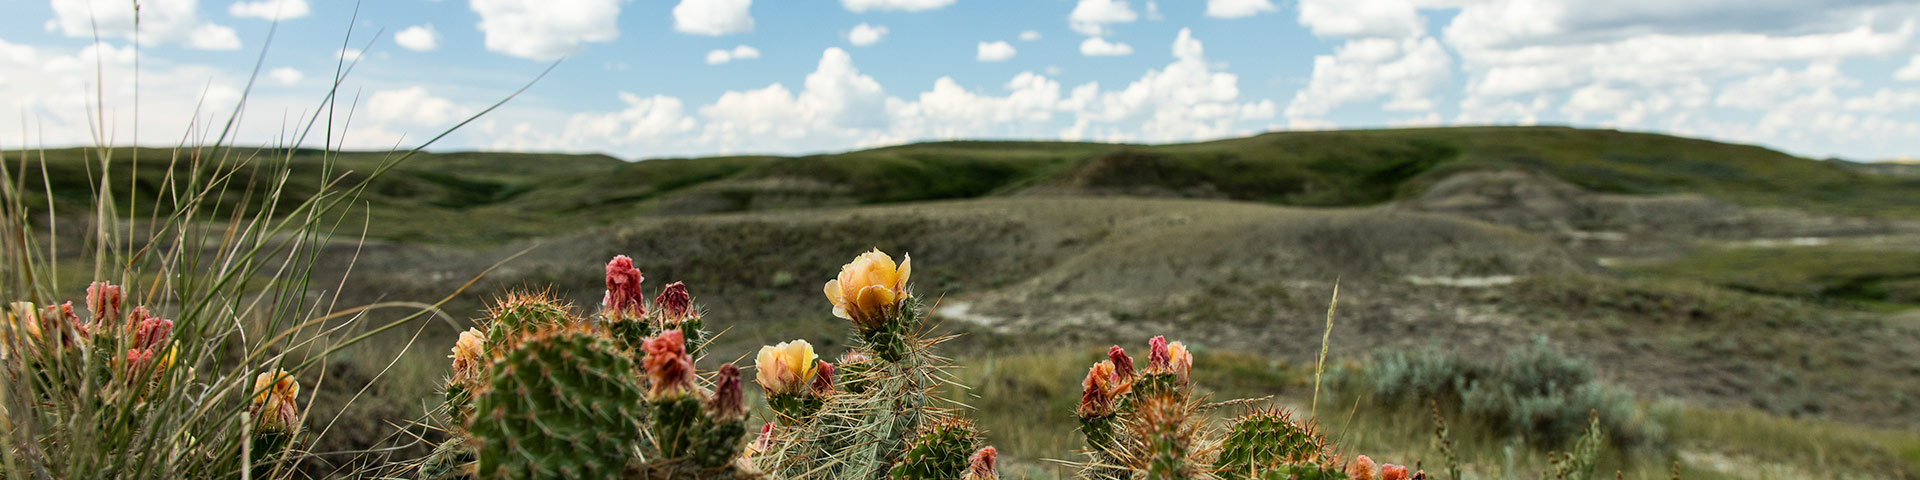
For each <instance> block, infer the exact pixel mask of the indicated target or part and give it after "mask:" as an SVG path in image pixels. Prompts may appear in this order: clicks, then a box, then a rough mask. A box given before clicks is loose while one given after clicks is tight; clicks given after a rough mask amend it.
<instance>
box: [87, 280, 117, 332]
mask: <svg viewBox="0 0 1920 480" xmlns="http://www.w3.org/2000/svg"><path fill="white" fill-rule="evenodd" d="M120 301H121V296H120V287H118V286H115V285H114V284H111V283H107V282H93V284H91V285H87V313H89V314H91V315H93V324H94V325H97V326H100V327H110V326H113V325H114V324H115V322H118V321H120Z"/></svg>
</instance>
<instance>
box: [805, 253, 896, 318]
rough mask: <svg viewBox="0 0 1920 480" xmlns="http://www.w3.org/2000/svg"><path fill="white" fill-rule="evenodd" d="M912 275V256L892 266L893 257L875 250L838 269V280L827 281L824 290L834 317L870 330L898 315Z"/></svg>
mask: <svg viewBox="0 0 1920 480" xmlns="http://www.w3.org/2000/svg"><path fill="white" fill-rule="evenodd" d="M912 273H913V255H903V256H901V258H900V264H899V265H897V266H896V265H894V263H893V257H889V256H887V254H886V253H884V252H881V251H880V249H878V248H876V249H873V251H870V252H867V253H862V254H860V256H858V257H854V259H853V261H852V262H850V263H847V264H846V265H844V266H841V267H840V276H839V277H836V278H834V279H833V280H828V281H827V285H826V287H825V289H824V290H825V292H826V294H827V301H829V302H832V303H833V315H834V316H836V317H840V318H844V319H848V320H852V321H853V323H854V324H855V325H858V326H859V327H860V328H863V329H868V330H871V329H876V328H880V326H881V325H882V324H884V322H886V320H887V319H888V318H891V317H893V316H894V315H896V314H898V313H899V311H900V308H899V307H900V302H901V301H902V300H906V298H907V297H908V294H907V278H908V277H909V276H910V275H911V274H912Z"/></svg>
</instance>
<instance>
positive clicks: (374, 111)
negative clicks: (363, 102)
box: [366, 85, 473, 127]
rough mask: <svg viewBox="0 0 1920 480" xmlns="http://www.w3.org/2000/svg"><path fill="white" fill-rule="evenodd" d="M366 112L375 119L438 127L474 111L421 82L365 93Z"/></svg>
mask: <svg viewBox="0 0 1920 480" xmlns="http://www.w3.org/2000/svg"><path fill="white" fill-rule="evenodd" d="M366 112H367V115H368V116H369V117H371V118H372V119H373V120H374V121H377V122H388V123H396V124H401V125H412V126H422V127H440V126H446V125H450V124H452V123H453V122H456V121H459V120H460V119H462V118H465V117H466V116H468V115H471V114H472V113H473V112H472V110H471V109H469V108H467V107H463V106H460V105H458V104H455V103H454V102H453V101H452V100H448V99H446V98H442V97H439V96H435V95H433V94H432V93H429V92H427V88H426V87H423V86H418V85H415V86H412V87H407V88H403V89H398V90H379V91H375V92H373V95H372V96H369V97H367V107H366Z"/></svg>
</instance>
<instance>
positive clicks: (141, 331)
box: [133, 317, 173, 350]
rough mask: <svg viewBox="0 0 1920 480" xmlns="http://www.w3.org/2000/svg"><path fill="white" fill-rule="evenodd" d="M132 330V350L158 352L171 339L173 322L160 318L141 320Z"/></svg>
mask: <svg viewBox="0 0 1920 480" xmlns="http://www.w3.org/2000/svg"><path fill="white" fill-rule="evenodd" d="M136 325H137V326H135V327H134V330H133V348H139V349H145V350H158V349H160V347H161V346H164V345H166V344H167V340H168V339H169V338H172V337H173V321H172V320H167V319H164V318H160V317H149V318H145V319H141V320H140V323H138V324H136Z"/></svg>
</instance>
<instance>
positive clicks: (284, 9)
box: [227, 0, 311, 20]
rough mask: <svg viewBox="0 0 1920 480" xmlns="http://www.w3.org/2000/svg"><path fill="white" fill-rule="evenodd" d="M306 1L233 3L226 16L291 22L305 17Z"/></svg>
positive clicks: (279, 0)
mask: <svg viewBox="0 0 1920 480" xmlns="http://www.w3.org/2000/svg"><path fill="white" fill-rule="evenodd" d="M308 13H311V12H310V11H309V10H308V9H307V0H259V1H253V2H234V3H233V5H230V6H228V7H227V14H228V15H233V16H236V17H253V18H258V19H262V20H292V19H296V18H300V17H305V16H307V14H308Z"/></svg>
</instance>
